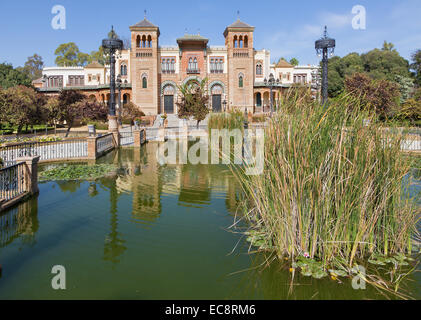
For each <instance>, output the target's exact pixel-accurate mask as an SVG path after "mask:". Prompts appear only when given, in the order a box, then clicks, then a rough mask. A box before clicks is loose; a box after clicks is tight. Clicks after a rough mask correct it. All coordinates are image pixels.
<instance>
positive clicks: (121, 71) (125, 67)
mask: <svg viewBox="0 0 421 320" xmlns="http://www.w3.org/2000/svg"><path fill="white" fill-rule="evenodd" d="M120 74H121V75H122V76H127V66H126V65H125V64H122V65H121V67H120Z"/></svg>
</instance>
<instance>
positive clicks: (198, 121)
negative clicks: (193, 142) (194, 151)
mask: <svg viewBox="0 0 421 320" xmlns="http://www.w3.org/2000/svg"><path fill="white" fill-rule="evenodd" d="M199 123H200V120H197V125H196V128H197V129H199Z"/></svg>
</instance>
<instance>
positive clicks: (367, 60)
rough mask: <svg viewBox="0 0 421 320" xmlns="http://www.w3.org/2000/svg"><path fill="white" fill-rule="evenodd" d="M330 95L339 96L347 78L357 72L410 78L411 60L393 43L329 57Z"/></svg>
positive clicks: (372, 75) (376, 76)
mask: <svg viewBox="0 0 421 320" xmlns="http://www.w3.org/2000/svg"><path fill="white" fill-rule="evenodd" d="M328 69H329V74H328V80H329V88H328V92H329V96H330V97H336V96H338V95H339V94H340V93H341V92H342V91H343V90H344V88H345V78H346V77H350V76H352V75H353V74H355V73H366V74H367V75H368V76H370V78H372V79H378V80H381V79H383V80H389V81H396V76H401V77H403V78H409V77H410V76H411V74H410V72H409V62H408V61H407V60H405V59H404V58H403V57H401V56H400V55H399V53H398V52H397V51H396V50H395V49H394V46H393V44H390V43H385V44H384V46H383V49H381V50H380V49H374V50H371V51H369V52H367V53H364V54H361V55H360V54H358V53H355V52H353V53H350V54H348V55H346V56H344V57H342V58H341V57H337V56H335V57H333V58H331V59H329V66H328Z"/></svg>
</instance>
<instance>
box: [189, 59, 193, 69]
mask: <svg viewBox="0 0 421 320" xmlns="http://www.w3.org/2000/svg"><path fill="white" fill-rule="evenodd" d="M189 70H193V59H192V58H190V59H189Z"/></svg>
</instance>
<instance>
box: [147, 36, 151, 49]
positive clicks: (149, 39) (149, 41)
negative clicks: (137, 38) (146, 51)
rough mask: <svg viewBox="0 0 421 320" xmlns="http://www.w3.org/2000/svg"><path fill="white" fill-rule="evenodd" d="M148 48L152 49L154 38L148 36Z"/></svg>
mask: <svg viewBox="0 0 421 320" xmlns="http://www.w3.org/2000/svg"><path fill="white" fill-rule="evenodd" d="M148 48H152V37H151V36H150V35H149V36H148Z"/></svg>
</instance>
